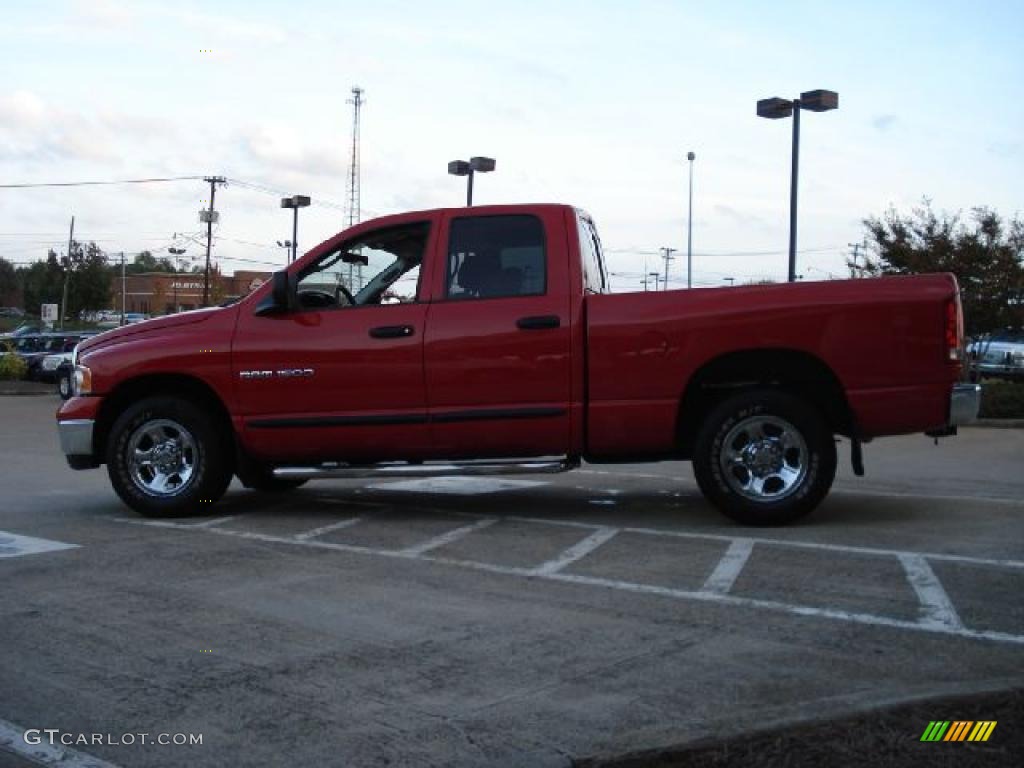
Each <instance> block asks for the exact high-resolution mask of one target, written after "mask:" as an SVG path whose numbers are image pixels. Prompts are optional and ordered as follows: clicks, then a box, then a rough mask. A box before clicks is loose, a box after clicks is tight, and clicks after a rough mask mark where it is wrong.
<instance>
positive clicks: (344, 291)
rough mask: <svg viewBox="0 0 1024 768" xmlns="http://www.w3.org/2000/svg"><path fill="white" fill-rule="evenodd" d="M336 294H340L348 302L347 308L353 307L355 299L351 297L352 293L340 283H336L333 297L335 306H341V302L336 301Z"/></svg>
mask: <svg viewBox="0 0 1024 768" xmlns="http://www.w3.org/2000/svg"><path fill="white" fill-rule="evenodd" d="M338 294H341V295H342V296H344V297H345V298H346V299H347V300H348V303H349V306H355V303H356V297H355V296H353V295H352V291H350V290H349V289H348V288H346V287H345V286H344V285H342V284H341V283H338V289H337V293H335V296H334V301H335V303H336V304H341V302H340V301H338Z"/></svg>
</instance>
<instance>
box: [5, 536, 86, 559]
mask: <svg viewBox="0 0 1024 768" xmlns="http://www.w3.org/2000/svg"><path fill="white" fill-rule="evenodd" d="M77 548H78V545H77V544H65V543H64V542H63V541H53V540H51V539H37V538H35V537H34V536H22V535H20V534H17V533H7V532H6V531H0V558H4V557H21V556H22V555H39V554H42V553H43V552H59V551H60V550H62V549H77Z"/></svg>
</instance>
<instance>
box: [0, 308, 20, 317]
mask: <svg viewBox="0 0 1024 768" xmlns="http://www.w3.org/2000/svg"><path fill="white" fill-rule="evenodd" d="M24 316H25V310H23V309H18V308H17V307H0V317H24Z"/></svg>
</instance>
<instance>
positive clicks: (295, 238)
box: [281, 195, 311, 263]
mask: <svg viewBox="0 0 1024 768" xmlns="http://www.w3.org/2000/svg"><path fill="white" fill-rule="evenodd" d="M310 202H311V201H310V199H309V197H308V196H307V195H292V196H291V197H284V198H282V199H281V207H282V208H291V209H292V254H291V259H289V263H291V262H293V261H295V259H296V258H297V257H298V255H299V208H306V207H307V206H308V205H309V204H310ZM286 242H287V241H286Z"/></svg>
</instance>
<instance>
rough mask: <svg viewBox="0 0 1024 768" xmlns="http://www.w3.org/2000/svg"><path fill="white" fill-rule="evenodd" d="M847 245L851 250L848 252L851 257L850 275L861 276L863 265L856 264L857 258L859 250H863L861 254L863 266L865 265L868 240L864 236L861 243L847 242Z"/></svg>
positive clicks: (859, 253)
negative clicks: (862, 255)
mask: <svg viewBox="0 0 1024 768" xmlns="http://www.w3.org/2000/svg"><path fill="white" fill-rule="evenodd" d="M847 245H848V246H850V248H851V249H852V251H853V252H852V253H851V254H850V256H851V257H852V263H851V264H850V277H854V278H856V277H862V276H863V274H864V272H863V267H860V266H858V264H857V258H858V257H859V256H860V255H861V252H863V254H864V266H865V267H866V266H867V261H868V241H867V238H865V239H864V242H862V243H847Z"/></svg>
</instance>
